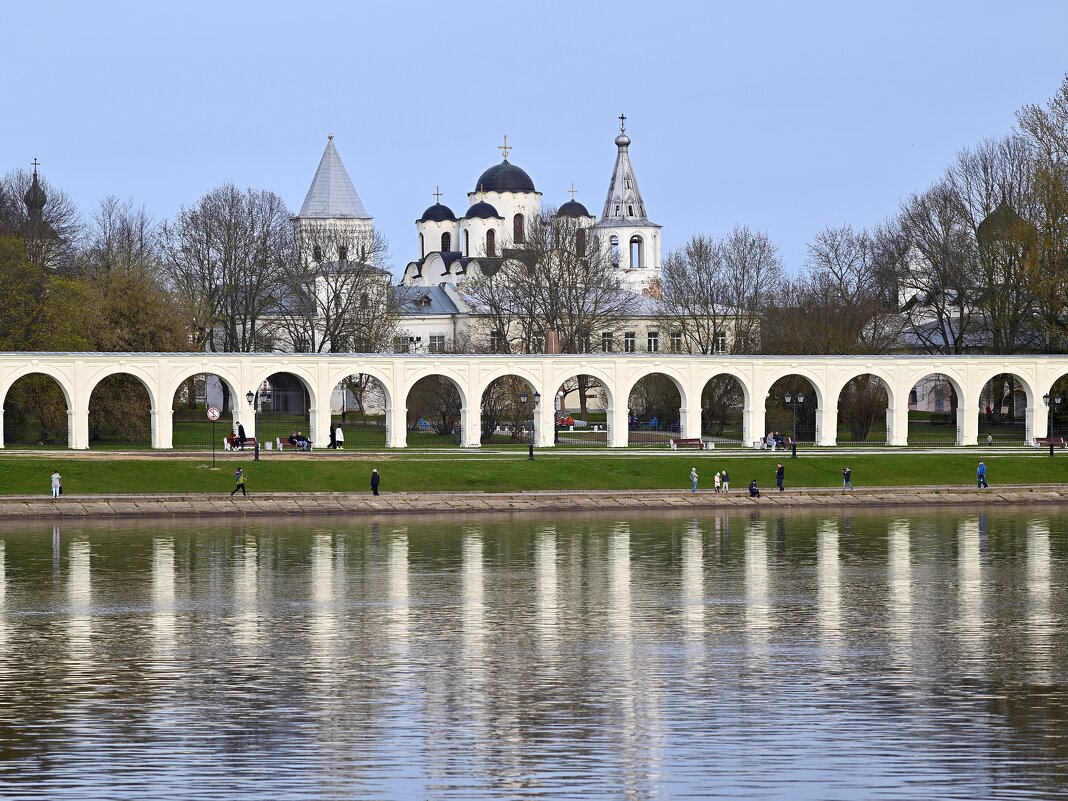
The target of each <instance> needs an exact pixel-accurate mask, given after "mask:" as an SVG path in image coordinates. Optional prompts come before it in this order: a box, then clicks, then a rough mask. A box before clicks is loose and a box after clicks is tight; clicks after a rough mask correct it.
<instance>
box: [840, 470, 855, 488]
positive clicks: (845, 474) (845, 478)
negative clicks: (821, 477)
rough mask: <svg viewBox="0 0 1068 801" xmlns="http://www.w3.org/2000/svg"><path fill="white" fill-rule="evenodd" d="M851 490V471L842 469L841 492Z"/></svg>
mask: <svg viewBox="0 0 1068 801" xmlns="http://www.w3.org/2000/svg"><path fill="white" fill-rule="evenodd" d="M851 489H853V471H852V470H850V469H849V468H848V467H843V468H842V492H845V491H846V490H851Z"/></svg>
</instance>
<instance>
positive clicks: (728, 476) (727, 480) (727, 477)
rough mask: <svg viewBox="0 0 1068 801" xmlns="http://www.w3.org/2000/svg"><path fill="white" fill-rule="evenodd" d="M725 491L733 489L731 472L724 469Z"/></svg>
mask: <svg viewBox="0 0 1068 801" xmlns="http://www.w3.org/2000/svg"><path fill="white" fill-rule="evenodd" d="M723 491H724V492H730V491H731V474H730V473H728V472H727V471H726V470H724V471H723Z"/></svg>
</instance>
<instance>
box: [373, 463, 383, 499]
mask: <svg viewBox="0 0 1068 801" xmlns="http://www.w3.org/2000/svg"><path fill="white" fill-rule="evenodd" d="M380 478H381V477H380V476H379V475H378V468H377V467H376V468H374V469H373V470H371V494H372V495H377V494H378V482H379V480H380Z"/></svg>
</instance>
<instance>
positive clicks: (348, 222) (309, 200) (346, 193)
mask: <svg viewBox="0 0 1068 801" xmlns="http://www.w3.org/2000/svg"><path fill="white" fill-rule="evenodd" d="M373 220H374V218H373V217H372V216H371V215H370V214H368V213H367V209H365V208H364V206H363V201H361V200H360V196H359V195H358V194H356V187H355V186H353V185H352V179H351V178H349V173H348V170H346V169H345V165H344V164H343V163H342V161H341V156H340V155H338V152H337V148H336V147H334V135H333V134H330V135H329V136H328V137H327V141H326V150H324V151H323V157H322V159H320V160H319V168H318V169H317V170H316V171H315V177H314V178H312V182H311V186H310V187H309V188H308V194H307V196H306V197H305V198H304V205H302V206H301V207H300V213H299V214H298V215H297V216H296V217H294V218H293V231H294V233H295V234H296V236H297V240H298V241H304V242H307V243H310V244H311V246H312V247H313V248H314V249H315V252H314V256H315V261H317V262H332V261H344V260H345V259H346V258H348V254H347V253H339V252H338V251H339V250H341V249H345V248H348V249H351V250H352V251H353V252H354V253H355V251H356V250H357V248H356V247H353V245H351V244H347V243H349V242H352V243H360V242H361V241H364V240H366V238H367V237H369V236H370V234H371V228H372V222H373Z"/></svg>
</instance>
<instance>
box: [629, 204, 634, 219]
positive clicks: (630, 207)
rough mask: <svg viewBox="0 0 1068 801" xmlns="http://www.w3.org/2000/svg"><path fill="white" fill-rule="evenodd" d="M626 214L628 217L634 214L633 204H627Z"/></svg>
mask: <svg viewBox="0 0 1068 801" xmlns="http://www.w3.org/2000/svg"><path fill="white" fill-rule="evenodd" d="M627 216H628V217H633V216H634V207H633V206H627Z"/></svg>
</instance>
